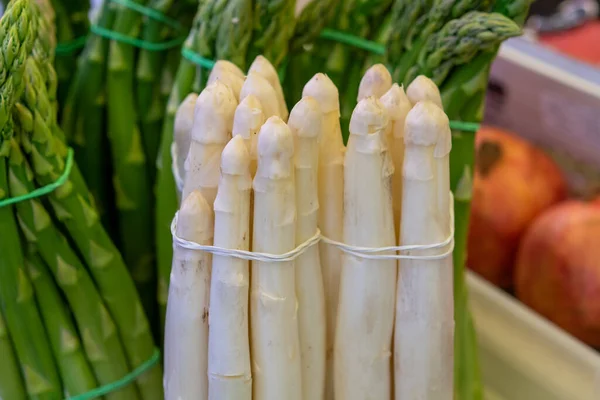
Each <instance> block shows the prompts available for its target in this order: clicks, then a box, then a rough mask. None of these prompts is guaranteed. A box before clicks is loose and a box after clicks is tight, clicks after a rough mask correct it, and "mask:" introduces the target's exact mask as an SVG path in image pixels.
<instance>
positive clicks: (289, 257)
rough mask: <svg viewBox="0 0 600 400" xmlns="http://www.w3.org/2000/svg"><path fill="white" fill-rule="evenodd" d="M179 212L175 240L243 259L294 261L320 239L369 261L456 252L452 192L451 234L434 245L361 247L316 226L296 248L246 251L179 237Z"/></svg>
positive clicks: (181, 244) (174, 223) (434, 257)
mask: <svg viewBox="0 0 600 400" xmlns="http://www.w3.org/2000/svg"><path fill="white" fill-rule="evenodd" d="M178 214H179V213H175V218H173V221H172V222H171V235H172V236H173V242H174V243H175V244H177V245H178V246H179V247H182V248H184V249H189V250H201V251H207V252H209V253H212V254H216V255H219V256H228V257H235V258H241V259H243V260H253V261H264V262H283V261H293V260H295V259H296V258H298V257H300V256H301V255H302V254H304V252H306V250H308V249H309V248H310V247H312V246H314V245H316V244H317V243H319V242H320V241H323V242H324V243H327V244H330V245H332V246H335V247H337V248H338V249H340V250H341V251H343V252H344V253H347V254H350V255H353V256H355V257H359V258H364V259H369V260H441V259H444V258H446V257H448V256H450V255H451V254H452V252H453V251H454V197H453V195H452V193H450V235H448V237H447V238H446V239H445V240H444V241H443V242H440V243H433V244H417V245H405V246H388V247H376V248H375V247H360V246H352V245H349V244H344V243H341V242H338V241H335V240H333V239H329V238H327V237H325V236H323V235H321V231H320V230H319V229H317V232H316V233H315V234H314V236H313V237H311V238H310V239H308V240H306V241H305V242H304V243H302V244H300V245H299V246H298V247H296V248H295V249H293V250H291V251H288V252H287V253H284V254H269V253H257V252H253V251H246V250H235V249H225V248H222V247H216V246H207V245H202V244H198V243H195V242H190V241H189V240H185V239H182V238H180V237H179V236H177V216H178ZM445 247H447V249H446V251H444V252H443V253H441V254H432V255H418V254H397V253H398V252H412V251H415V252H418V251H422V250H432V249H443V248H445ZM383 252H394V253H396V254H377V253H383Z"/></svg>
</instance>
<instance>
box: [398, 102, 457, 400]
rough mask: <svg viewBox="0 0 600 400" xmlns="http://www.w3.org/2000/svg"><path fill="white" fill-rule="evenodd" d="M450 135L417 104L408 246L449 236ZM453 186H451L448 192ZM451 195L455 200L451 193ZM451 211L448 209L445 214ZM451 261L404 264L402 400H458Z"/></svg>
mask: <svg viewBox="0 0 600 400" xmlns="http://www.w3.org/2000/svg"><path fill="white" fill-rule="evenodd" d="M448 130H449V123H448V118H447V117H446V115H445V114H444V112H443V111H442V110H441V109H440V108H439V107H438V106H437V105H435V104H434V103H432V102H419V103H417V104H416V105H415V106H414V107H413V109H412V110H411V111H410V112H409V113H408V116H407V117H406V126H405V131H404V142H405V153H404V171H403V173H404V182H403V184H404V192H403V193H404V199H403V202H402V229H401V238H402V245H422V244H434V243H440V242H443V241H444V240H445V239H446V237H445V236H447V233H449V229H448V225H447V224H446V226H442V225H444V224H445V221H442V218H440V217H439V215H440V209H439V205H438V193H437V192H438V191H439V188H438V184H437V181H438V177H437V176H436V175H437V166H436V161H435V158H434V155H435V152H436V148H437V146H438V145H437V143H438V141H439V140H440V137H443V136H444V135H446V134H449V132H448ZM442 140H445V139H442ZM441 147H444V146H441ZM448 187H449V185H448V184H445V185H444V190H447V188H448ZM445 195H446V197H447V196H448V195H449V194H448V192H447V191H446V193H445ZM448 212H449V210H448V208H446V210H445V211H444V213H446V214H447V213H448ZM444 250H445V249H430V250H421V251H419V252H417V253H416V254H419V255H434V254H439V253H440V252H443V251H444ZM413 254H415V253H414V252H413ZM450 258H451V255H450V256H448V258H446V259H442V260H402V263H400V269H399V278H398V288H397V303H396V322H395V335H394V360H395V362H394V384H395V398H396V399H397V400H404V399H414V400H451V399H452V398H453V395H454V393H453V351H454V313H453V284H452V278H453V271H452V263H451V260H450Z"/></svg>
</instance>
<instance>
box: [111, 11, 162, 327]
mask: <svg viewBox="0 0 600 400" xmlns="http://www.w3.org/2000/svg"><path fill="white" fill-rule="evenodd" d="M137 3H140V4H144V1H137ZM117 10H118V11H117V17H116V19H115V23H114V25H113V31H114V32H115V33H118V34H122V35H126V36H130V37H137V36H138V30H139V24H140V22H141V15H140V14H139V13H138V12H136V11H135V10H132V9H131V8H127V7H125V6H122V5H119V7H118V9H117ZM134 59H135V48H134V47H133V46H132V45H130V44H127V43H123V42H120V41H117V40H112V41H111V43H110V49H109V59H108V75H107V94H108V100H107V103H108V104H107V105H108V138H109V142H110V148H111V154H112V158H113V168H114V176H113V188H114V190H115V200H116V206H117V211H118V216H119V237H120V241H121V249H122V253H123V258H124V259H125V263H126V265H127V266H128V267H129V271H130V272H131V276H132V277H133V281H134V282H135V285H136V287H137V290H138V293H139V294H140V297H141V299H142V304H143V306H144V310H145V311H146V315H148V317H149V319H150V321H154V320H155V316H156V308H155V293H156V270H155V268H154V252H153V247H154V246H152V237H153V233H152V229H153V228H154V227H153V224H152V205H151V198H152V190H151V183H150V181H149V176H148V174H147V169H146V156H145V154H144V149H143V145H142V138H141V134H140V131H139V127H138V126H137V119H136V109H135V103H136V102H135V97H134V93H135V92H134V70H133V69H134Z"/></svg>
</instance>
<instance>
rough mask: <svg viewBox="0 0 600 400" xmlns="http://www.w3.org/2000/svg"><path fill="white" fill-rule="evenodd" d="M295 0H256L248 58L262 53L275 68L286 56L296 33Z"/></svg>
mask: <svg viewBox="0 0 600 400" xmlns="http://www.w3.org/2000/svg"><path fill="white" fill-rule="evenodd" d="M295 8H296V1H295V0H256V1H255V2H254V13H253V14H252V19H253V20H254V28H253V34H252V44H251V45H250V50H249V52H248V60H254V58H256V56H259V55H262V56H264V57H265V58H266V59H267V60H269V61H270V62H271V64H273V66H274V67H275V68H277V67H279V65H280V64H281V63H282V62H283V60H284V59H285V58H286V56H287V53H288V46H289V41H290V39H291V38H292V36H293V35H294V26H295V23H296V18H295V15H294V14H295Z"/></svg>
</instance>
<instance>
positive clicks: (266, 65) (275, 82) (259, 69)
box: [248, 55, 289, 121]
mask: <svg viewBox="0 0 600 400" xmlns="http://www.w3.org/2000/svg"><path fill="white" fill-rule="evenodd" d="M252 72H256V73H257V74H259V75H260V76H262V77H263V78H265V79H266V80H267V81H268V82H269V83H270V84H271V86H273V89H275V93H277V103H278V104H279V113H280V115H279V116H280V117H281V119H282V120H284V121H287V119H288V116H289V112H288V108H287V104H286V103H285V96H284V95H283V88H282V87H281V82H279V75H278V74H277V71H276V70H275V67H273V64H271V63H270V62H269V60H267V59H266V58H265V57H263V56H261V55H259V56H256V58H255V59H254V61H253V62H252V65H251V66H250V69H249V70H248V73H252Z"/></svg>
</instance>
